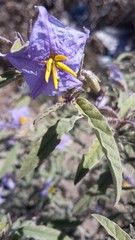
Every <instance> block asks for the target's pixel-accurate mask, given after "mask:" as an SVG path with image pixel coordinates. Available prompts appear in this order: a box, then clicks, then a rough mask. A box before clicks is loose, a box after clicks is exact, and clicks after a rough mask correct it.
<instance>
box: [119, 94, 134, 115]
mask: <svg viewBox="0 0 135 240" xmlns="http://www.w3.org/2000/svg"><path fill="white" fill-rule="evenodd" d="M133 109H135V93H134V94H133V95H131V96H130V97H129V98H128V99H127V100H126V101H125V102H124V103H123V105H122V107H121V109H120V111H119V115H120V117H121V118H123V117H125V115H126V113H127V112H128V111H129V110H133Z"/></svg>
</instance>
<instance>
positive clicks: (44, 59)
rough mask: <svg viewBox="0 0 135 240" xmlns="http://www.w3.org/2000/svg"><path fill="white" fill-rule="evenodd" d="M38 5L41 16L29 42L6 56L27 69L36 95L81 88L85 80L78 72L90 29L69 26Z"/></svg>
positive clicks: (25, 76) (26, 71)
mask: <svg viewBox="0 0 135 240" xmlns="http://www.w3.org/2000/svg"><path fill="white" fill-rule="evenodd" d="M36 8H37V9H38V10H39V15H38V19H37V21H36V22H35V24H34V26H33V30H32V32H31V36H30V40H29V44H28V45H27V46H24V47H23V48H21V49H20V50H19V51H15V52H11V53H8V54H6V55H5V57H6V59H8V60H9V61H10V62H11V63H12V64H13V66H14V67H16V68H17V69H19V70H20V71H22V72H23V74H24V79H25V81H26V82H27V84H28V85H29V87H30V89H31V93H32V97H33V98H36V97H37V96H38V95H40V94H41V93H42V94H44V95H46V96H53V95H55V94H57V95H61V94H62V92H64V91H67V90H68V89H73V88H80V87H81V86H82V83H81V82H80V81H79V80H78V79H77V72H78V71H79V68H80V65H81V61H82V58H83V54H84V46H85V44H86V40H87V38H88V37H89V30H88V29H85V28H84V33H83V32H80V31H77V30H74V29H72V28H70V27H66V26H65V25H64V24H63V23H61V22H60V21H59V20H58V19H56V18H55V17H53V16H51V15H50V14H49V13H48V12H47V10H46V9H45V8H44V7H42V6H38V7H36Z"/></svg>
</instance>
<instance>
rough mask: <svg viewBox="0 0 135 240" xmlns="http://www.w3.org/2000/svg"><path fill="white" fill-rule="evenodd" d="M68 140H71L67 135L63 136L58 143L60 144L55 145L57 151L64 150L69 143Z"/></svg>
mask: <svg viewBox="0 0 135 240" xmlns="http://www.w3.org/2000/svg"><path fill="white" fill-rule="evenodd" d="M70 140H71V138H70V136H69V135H65V136H64V137H63V138H62V139H61V141H60V143H59V144H58V145H57V147H56V148H57V149H58V150H61V151H62V150H64V148H65V147H66V145H68V143H69V142H70Z"/></svg>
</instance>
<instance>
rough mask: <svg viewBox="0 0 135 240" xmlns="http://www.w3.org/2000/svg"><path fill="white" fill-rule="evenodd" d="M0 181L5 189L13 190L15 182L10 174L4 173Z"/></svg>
mask: <svg viewBox="0 0 135 240" xmlns="http://www.w3.org/2000/svg"><path fill="white" fill-rule="evenodd" d="M1 183H2V185H3V187H4V188H6V189H10V190H13V189H14V188H15V186H16V183H15V181H14V179H13V177H12V175H11V174H6V175H5V176H4V177H3V178H2V180H1Z"/></svg>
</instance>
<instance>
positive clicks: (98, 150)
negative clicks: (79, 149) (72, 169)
mask: <svg viewBox="0 0 135 240" xmlns="http://www.w3.org/2000/svg"><path fill="white" fill-rule="evenodd" d="M103 155H104V153H103V151H102V147H101V144H100V143H99V141H98V140H97V139H96V140H95V141H94V143H93V144H92V146H91V147H90V149H89V150H88V152H87V153H86V154H84V155H83V157H82V160H81V162H80V163H79V166H78V169H77V172H76V176H75V180H74V183H75V184H77V183H78V182H79V181H80V180H81V179H82V178H83V177H84V176H85V175H86V174H87V173H88V172H89V170H90V169H91V168H93V167H94V166H95V165H96V164H97V163H98V162H99V160H100V159H101V158H102V156H103Z"/></svg>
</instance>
